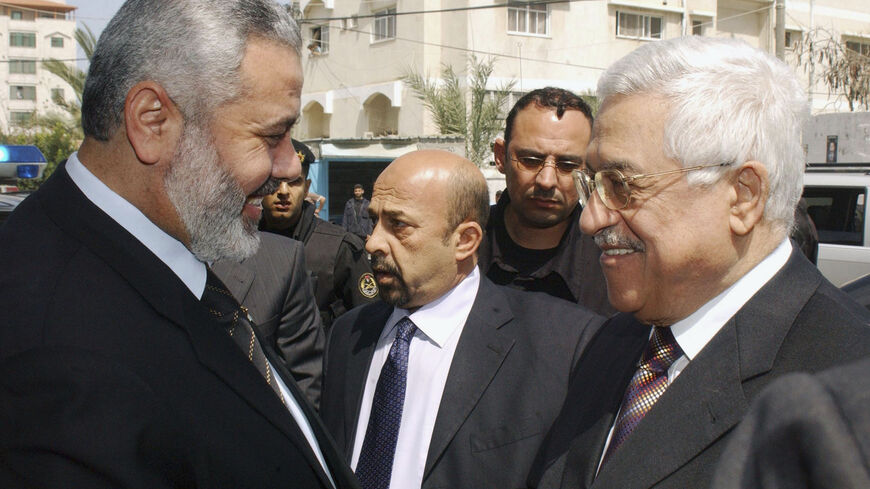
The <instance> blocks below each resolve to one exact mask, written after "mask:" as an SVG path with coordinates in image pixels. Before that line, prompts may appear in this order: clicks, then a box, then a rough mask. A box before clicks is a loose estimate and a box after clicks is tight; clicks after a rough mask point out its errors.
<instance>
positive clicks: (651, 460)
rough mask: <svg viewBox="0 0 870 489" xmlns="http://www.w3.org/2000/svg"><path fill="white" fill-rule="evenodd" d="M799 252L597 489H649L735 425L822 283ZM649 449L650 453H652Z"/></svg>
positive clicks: (606, 470) (699, 361)
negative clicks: (624, 486)
mask: <svg viewBox="0 0 870 489" xmlns="http://www.w3.org/2000/svg"><path fill="white" fill-rule="evenodd" d="M797 253H798V252H797V251H793V252H792V256H791V257H790V259H789V261H788V262H787V263H786V265H785V266H784V267H783V268H782V269H781V270H780V271H779V272H778V273H777V274H776V275H775V276H774V277H773V278H772V279H771V280H770V281H769V282H768V283H767V284H765V285H764V287H762V288H761V289H760V290H759V291H758V293H756V294H755V296H753V297H752V298H751V299H750V300H749V301H748V302H747V303H746V304H745V305H744V306H743V307H742V308H741V309H740V310H739V311H738V312H737V314H735V316H734V317H733V318H731V320H730V321H729V322H728V323H726V324H725V326H723V327H722V329H721V330H720V331H719V332H718V333H717V334H716V336H714V337H713V339H711V340H710V342H709V343H708V344H707V345H706V346H705V347H704V348H703V349H702V350H701V352H700V353H699V354H698V356H697V357H695V358H694V359H693V360H692V361H691V362H690V363H689V365H688V366H687V367H686V368H685V370H683V372H682V373H681V374H680V376H679V377H677V379H676V380H675V381H674V382H673V383H672V384H671V385H670V386H669V387H668V389H667V390H666V391H665V393H664V394H663V395H662V397H661V398H660V399H659V400H658V402H656V404H655V406H654V407H653V408H652V410H650V412H649V413H648V414H647V415H646V417H645V418H644V420H643V422H641V423H640V424H639V425H638V426H637V428H635V430H634V432H632V434H631V436H630V437H629V438H628V439H627V440H626V441H625V442H624V443H623V445H622V446H621V447H620V448H619V450H617V451H616V453H614V455H613V457H612V458H611V459H610V460H609V461H608V463H607V465H606V466H605V467H602V470H601V472H600V473H599V475H598V478H596V479H595V484H594V486H595V487H602V488H604V487H618V486H619V485H620V481H622V482H624V481H626V480H631V481H632V484H633V485H636V486H637V487H651V486H653V485H654V484H656V483H657V482H658V481H660V480H662V479H664V478H665V477H667V476H668V475H670V474H672V473H673V472H675V471H677V470H678V469H679V468H680V467H682V466H683V465H685V464H686V463H687V462H689V461H690V460H691V459H692V458H694V457H695V456H697V455H698V454H699V453H701V452H703V451H704V450H705V449H707V448H708V447H709V446H710V445H711V444H713V443H714V442H716V440H718V439H719V438H720V437H722V436H723V435H725V434H726V433H727V432H728V431H729V430H731V429H732V428H733V427H734V426H735V425H736V424H737V423H739V422H740V420H741V419H742V418H743V416H744V415H745V414H746V411H747V409H748V405H749V402H750V401H751V399H747V397H746V394H745V389H744V382H746V381H747V380H748V379H751V378H755V377H757V376H759V375H763V374H765V373H767V372H769V371H770V369H771V368H772V367H773V362H774V360H775V359H776V356H777V352H778V351H779V348H780V346H781V345H782V342H783V341H784V339H785V336H786V335H787V334H788V332H789V330H790V328H791V326H792V324H793V323H794V321H795V318H796V316H797V314H798V313H799V312H800V310H801V309H802V308H803V306H804V305H805V304H806V302H807V301H808V300H809V298H810V296H811V295H812V294H813V292H814V291H815V290H816V288H817V287H818V284H819V282H820V280H821V279H820V278H819V277H818V274H815V273H813V271H812V267H811V266H809V265H808V264H805V263H803V258H802V257H800V256H798V255H797ZM771 304H776V305H777V307H770V305H771ZM653 447H654V448H653ZM652 450H654V451H655V456H650V452H651V451H652Z"/></svg>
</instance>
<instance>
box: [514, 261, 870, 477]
mask: <svg viewBox="0 0 870 489" xmlns="http://www.w3.org/2000/svg"><path fill="white" fill-rule="evenodd" d="M649 332H650V329H649V326H644V325H642V324H640V323H638V322H637V321H635V320H634V319H633V317H632V316H630V315H627V314H619V315H617V316H615V317H614V318H612V319H611V320H610V321H609V322H608V323H607V324H605V325H604V326H603V327H602V328H601V330H600V332H599V334H598V335H597V336H596V337H595V338H594V339H593V340H592V341H591V342H590V344H589V346H588V348H587V349H586V353H585V354H584V355H583V358H582V359H581V360H580V364H579V365H578V367H577V369H576V371H575V372H574V374H573V375H572V380H571V387H570V389H569V392H568V397H567V399H566V401H565V406H564V407H563V409H562V412H561V413H560V415H559V417H558V418H557V420H556V422H555V423H554V424H553V427H552V428H551V430H550V433H549V434H548V435H547V440H546V441H545V443H544V445H543V447H542V449H541V453H540V454H539V457H538V460H536V462H535V467H534V468H533V470H532V473H531V475H530V477H529V483H530V485H531V486H532V487H540V488H553V487H563V488H569V487H570V488H577V487H582V488H585V487H596V488H599V487H600V488H613V487H618V488H626V489H628V488H649V487H656V488H664V487H673V488H686V487H707V486H708V485H709V483H710V480H711V478H712V476H713V470H714V468H715V466H716V462H717V461H718V459H719V456H720V455H721V453H722V449H723V448H724V446H725V440H727V438H728V435H729V432H730V431H731V430H732V428H733V427H734V426H735V425H736V424H737V423H738V422H739V421H740V420H741V419H742V418H743V416H744V415H745V413H746V411H747V409H748V405H749V402H750V401H751V400H752V399H753V398H754V397H756V395H757V394H758V392H759V390H761V388H762V387H764V386H765V385H766V384H767V383H769V382H770V381H771V380H773V379H774V378H776V377H778V376H780V375H782V374H784V373H787V372H794V371H815V370H820V369H824V368H826V367H829V366H831V365H834V364H836V363H839V362H842V361H846V360H849V359H856V358H860V357H862V356H865V355H868V354H870V327H868V313H867V310H866V309H863V308H861V307H860V306H858V305H857V304H855V303H854V302H853V301H851V300H850V299H849V298H848V297H847V296H846V295H845V294H843V293H842V292H841V291H840V290H838V289H837V288H836V287H834V286H833V285H831V283H830V282H828V281H827V280H825V279H824V278H823V277H822V276H821V274H820V273H819V271H818V270H817V269H816V268H815V267H814V266H812V265H811V264H810V263H809V262H808V261H807V260H806V259H805V258H804V257H803V255H801V254H800V251H797V250H795V251H794V252H793V253H792V255H791V257H790V258H789V261H788V262H787V263H786V265H785V266H784V267H783V269H782V270H780V271H779V273H777V274H776V275H775V276H774V277H773V279H771V280H770V281H769V282H768V283H767V284H766V285H765V286H764V287H762V288H761V290H759V291H758V293H757V294H755V296H754V297H753V298H752V299H750V300H749V301H748V302H747V303H746V304H745V305H744V307H743V308H742V309H741V310H740V311H738V312H737V314H736V315H735V316H734V317H732V318H731V320H729V321H728V323H727V324H725V326H723V328H722V329H721V330H720V331H719V332H718V333H717V334H716V336H714V337H713V338H712V339H711V340H710V343H708V344H707V345H706V346H705V347H704V349H703V350H701V352H700V353H699V354H698V355H697V356H696V357H695V358H694V359H693V360H692V361H691V362H690V363H689V365H688V366H687V367H686V368H685V369H684V370H683V371H682V373H681V374H680V376H679V377H677V379H676V380H675V381H674V382H673V383H672V384H671V385H670V387H668V389H667V390H666V391H665V393H664V394H663V395H662V397H660V398H659V400H658V402H656V404H655V405H654V406H653V408H652V409H651V410H650V411H649V413H647V415H646V417H645V418H644V419H643V421H641V423H640V424H639V425H638V426H637V428H635V430H634V432H633V433H632V434H631V436H629V437H628V439H627V440H626V441H625V442H623V444H622V446H620V448H619V450H617V451H616V452H615V453H614V454H613V456H612V457H611V458H610V459H609V460H608V462H607V463H606V464H605V465H604V466H602V468H601V471H600V473H599V474H598V477H597V478H596V477H595V468H596V467H597V464H598V461H599V458H600V456H601V452H602V450H603V446H604V442H605V440H606V438H607V434H608V432H609V430H610V427H611V425H612V424H613V421H614V417H615V415H616V413H617V411H618V410H619V406H620V403H621V402H622V397H623V394H624V393H625V389H626V386H627V385H628V382H629V380H630V379H631V376H632V375H633V374H634V370H635V368H636V363H637V361H638V359H639V358H640V355H641V352H642V350H643V348H644V347H645V346H646V343H647V340H648V337H649ZM593 478H594V483H593Z"/></svg>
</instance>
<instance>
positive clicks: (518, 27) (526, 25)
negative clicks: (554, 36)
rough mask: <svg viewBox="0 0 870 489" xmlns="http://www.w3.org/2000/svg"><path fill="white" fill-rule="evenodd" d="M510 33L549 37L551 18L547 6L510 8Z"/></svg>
mask: <svg viewBox="0 0 870 489" xmlns="http://www.w3.org/2000/svg"><path fill="white" fill-rule="evenodd" d="M508 32H510V33H513V34H531V35H536V36H547V35H549V34H550V16H549V14H548V12H547V5H518V6H515V7H508Z"/></svg>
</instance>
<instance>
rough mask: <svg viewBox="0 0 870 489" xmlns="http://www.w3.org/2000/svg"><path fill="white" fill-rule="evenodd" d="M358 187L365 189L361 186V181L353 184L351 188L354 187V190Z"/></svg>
mask: <svg viewBox="0 0 870 489" xmlns="http://www.w3.org/2000/svg"><path fill="white" fill-rule="evenodd" d="M358 188H362V189H363V190H365V189H364V188H363V186H362V184H361V183H357V184H355V185H354V186H353V189H354V190H356V189H358Z"/></svg>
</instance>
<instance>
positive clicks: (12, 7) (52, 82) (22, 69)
mask: <svg viewBox="0 0 870 489" xmlns="http://www.w3.org/2000/svg"><path fill="white" fill-rule="evenodd" d="M75 9H76V7H74V6H72V5H67V4H66V3H64V1H63V0H2V1H0V80H2V86H0V108H2V110H0V130H2V131H4V132H5V131H8V130H9V129H10V128H12V127H14V126H16V125H17V124H21V123H22V122H25V121H28V120H30V118H31V117H32V116H33V114H35V113H36V114H47V113H49V112H52V111H55V112H58V113H61V114H62V113H63V111H62V109H60V107H59V106H58V105H57V103H56V101H57V100H74V99H75V94H74V93H73V90H72V87H70V86H69V85H68V84H67V83H66V82H64V81H63V80H61V79H60V78H58V77H57V76H55V75H53V74H51V73H49V72H48V70H45V69H44V68H43V67H42V61H43V60H46V59H49V58H55V59H60V60H69V62H70V63H74V62H75V61H74V60H75V58H76V41H75V37H74V32H75V28H76V24H75V19H74V17H73V14H74V12H75Z"/></svg>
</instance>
